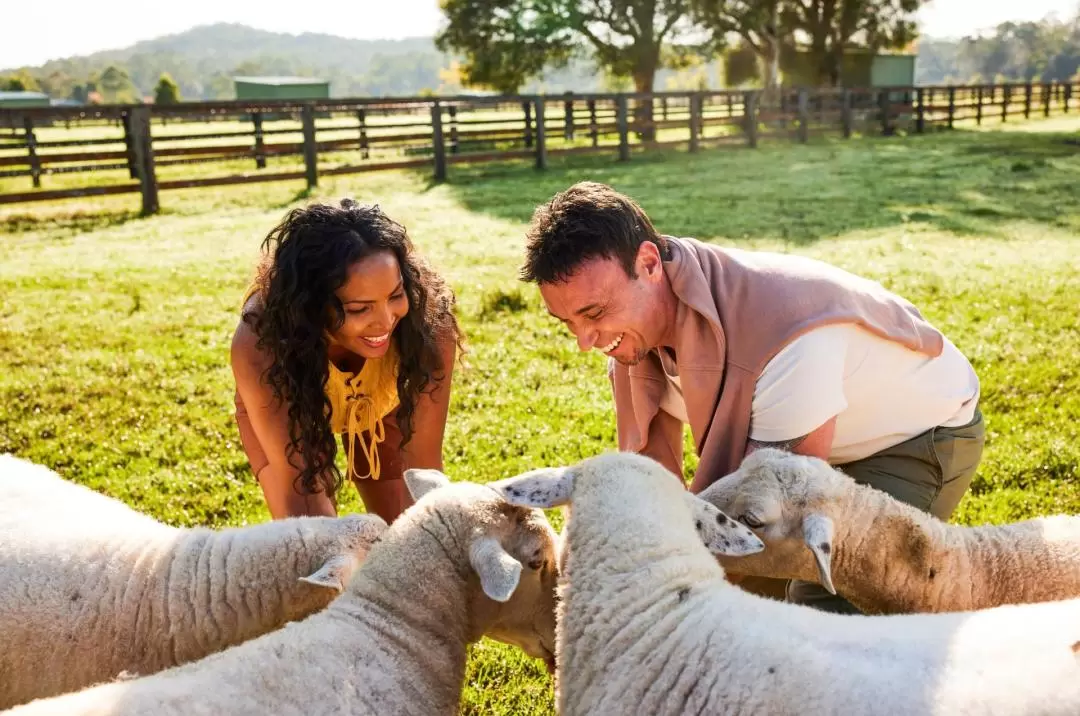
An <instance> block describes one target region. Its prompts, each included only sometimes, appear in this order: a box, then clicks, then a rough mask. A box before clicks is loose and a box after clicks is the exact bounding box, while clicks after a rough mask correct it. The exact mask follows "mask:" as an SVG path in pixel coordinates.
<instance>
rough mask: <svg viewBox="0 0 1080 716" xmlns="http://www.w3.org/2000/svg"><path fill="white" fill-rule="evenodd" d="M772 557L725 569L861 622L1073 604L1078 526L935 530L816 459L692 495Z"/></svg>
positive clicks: (791, 459) (929, 519) (766, 459)
mask: <svg viewBox="0 0 1080 716" xmlns="http://www.w3.org/2000/svg"><path fill="white" fill-rule="evenodd" d="M699 496H700V497H701V498H702V499H704V500H707V501H709V502H711V503H713V504H715V505H716V506H717V507H719V508H720V509H721V510H724V511H725V512H727V513H729V514H731V515H734V516H736V517H737V518H740V519H742V520H744V521H745V522H746V523H747V524H748V525H750V526H751V527H753V528H755V530H756V531H757V532H758V533H759V534H760V535H761V537H762V538H763V539H764V540H765V543H766V544H767V545H768V548H767V549H766V550H765V551H764V552H762V553H760V554H755V555H754V556H752V557H747V558H737V559H727V558H722V559H721V562H722V564H723V565H724V566H725V567H726V568H727V569H728V570H730V571H732V572H740V573H744V574H749V575H754V576H761V577H776V578H787V579H803V580H807V581H816V582H818V583H820V584H821V585H822V586H824V587H825V588H826V589H828V590H829V591H830V592H832V593H833V594H836V593H837V592H839V593H840V594H841V595H843V596H844V597H845V598H846V599H848V600H849V601H850V602H851V603H852V604H854V605H855V606H856V607H858V608H859V609H860V610H861V611H863V612H864V613H868V614H895V613H905V612H947V611H967V610H972V609H985V608H987V607H995V606H999V605H1003V604H1021V603H1030V602H1046V601H1054V600H1058V599H1067V598H1073V597H1080V517H1071V516H1064V515H1059V516H1055V517H1044V518H1039V519H1032V520H1027V521H1025V522H1018V523H1014V524H1009V525H1001V526H993V525H984V526H981V527H963V526H960V525H951V524H948V523H946V522H942V521H941V520H938V519H937V518H935V517H933V516H932V515H929V514H926V513H925V512H922V511H920V510H918V509H916V508H914V507H912V506H910V505H907V504H905V503H903V502H900V501H899V500H896V499H894V498H893V497H891V496H890V495H888V494H886V493H884V492H881V491H879V490H875V489H873V488H871V487H868V486H865V485H859V484H857V483H856V482H855V481H854V480H852V479H851V478H850V477H848V476H846V475H844V474H842V473H841V472H839V471H838V470H836V469H834V468H833V467H831V466H830V465H829V464H828V463H827V462H825V461H824V460H821V459H818V458H812V457H803V456H800V455H793V454H791V453H788V452H783V451H781V450H776V449H772V448H768V449H763V450H758V451H756V452H754V453H752V454H751V455H750V456H749V457H747V458H746V459H745V460H744V461H743V463H742V465H740V467H739V469H738V470H736V471H735V472H733V473H731V474H730V475H728V476H726V477H724V478H722V479H720V480H718V481H717V482H716V483H714V484H713V485H711V486H710V487H709V488H708V489H706V490H704V491H702V492H701V494H700V495H699Z"/></svg>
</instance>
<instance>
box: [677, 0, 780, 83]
mask: <svg viewBox="0 0 1080 716" xmlns="http://www.w3.org/2000/svg"><path fill="white" fill-rule="evenodd" d="M784 2H785V0H692V3H693V4H692V8H693V13H694V16H695V18H696V19H697V20H698V21H699V22H701V23H702V24H703V25H704V26H705V27H707V28H708V29H709V30H710V31H711V32H712V33H713V35H714V38H715V41H716V42H717V44H718V45H722V44H724V42H725V40H726V38H727V37H728V36H731V35H734V36H737V37H738V38H739V39H740V43H739V44H740V47H739V48H737V49H735V50H733V51H731V52H730V53H729V56H728V57H727V58H726V61H727V62H728V64H729V65H730V68H729V71H731V72H733V73H734V76H736V77H738V78H739V81H738V82H732V81H731V80H730V79H729V83H733V84H739V83H740V82H741V81H745V80H747V79H751V78H757V77H761V78H763V79H764V84H765V89H766V91H767V92H769V94H770V95H772V94H775V91H776V90H777V89H778V88H779V86H780V48H781V45H782V44H783V43H784V42H785V37H786V36H789V35H790V32H791V30H790V28H786V27H784V26H783V25H781V19H782V17H783V16H782V12H781V11H782V5H784ZM786 41H787V42H788V43H789V44H790V43H791V40H790V38H789V37H788V38H787V40H786ZM747 50H750V51H752V52H753V53H754V54H755V55H756V56H757V58H758V62H759V64H760V69H758V70H756V71H755V70H754V69H753V68H750V67H748V66H747V63H746V60H747V59H748V55H747V54H746V51H747Z"/></svg>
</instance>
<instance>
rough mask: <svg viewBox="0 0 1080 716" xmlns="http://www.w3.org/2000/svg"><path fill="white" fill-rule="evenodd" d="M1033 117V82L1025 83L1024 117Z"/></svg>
mask: <svg viewBox="0 0 1080 716" xmlns="http://www.w3.org/2000/svg"><path fill="white" fill-rule="evenodd" d="M1030 117H1031V83H1030V82H1027V83H1025V84H1024V119H1029V118H1030Z"/></svg>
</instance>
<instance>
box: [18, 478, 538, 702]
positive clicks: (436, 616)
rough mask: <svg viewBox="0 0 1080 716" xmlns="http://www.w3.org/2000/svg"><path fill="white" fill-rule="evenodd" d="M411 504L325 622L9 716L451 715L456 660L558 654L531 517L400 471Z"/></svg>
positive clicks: (458, 677)
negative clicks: (474, 649)
mask: <svg viewBox="0 0 1080 716" xmlns="http://www.w3.org/2000/svg"><path fill="white" fill-rule="evenodd" d="M405 479H406V482H407V484H408V488H409V490H410V492H411V493H412V495H413V497H414V498H415V499H416V503H415V504H413V505H412V506H411V507H409V508H408V509H407V510H406V511H405V512H404V513H403V514H402V515H401V516H400V517H398V518H397V519H396V520H395V521H394V523H393V524H392V525H391V526H390V528H389V529H388V530H387V531H386V532H385V533H383V535H382V538H381V539H380V540H379V543H378V544H377V545H375V546H374V547H373V548H372V550H371V552H370V553H369V555H368V557H367V559H366V560H365V561H364V563H363V564H362V565H361V566H360V568H359V569H358V570H357V573H356V574H355V575H354V577H353V579H352V581H351V582H350V583H349V585H348V587H347V588H346V591H345V593H344V594H342V595H341V596H340V597H338V598H337V599H336V600H335V601H334V602H333V603H331V604H330V606H329V607H327V608H326V609H325V610H323V611H321V612H319V613H317V614H314V615H312V616H310V617H308V618H307V619H305V620H303V621H301V622H294V623H292V624H289V625H287V626H286V627H284V628H283V629H280V630H278V631H276V632H273V633H271V634H267V635H265V636H262V637H260V638H258V639H254V640H251V641H248V642H245V643H243V644H240V645H238V646H235V647H233V648H231V649H228V650H226V651H223V652H219V653H217V654H214V655H212V656H209V657H207V658H205V659H203V660H201V661H198V662H195V663H192V664H186V665H184V666H180V667H176V668H173V669H169V670H167V671H163V672H160V673H158V674H154V675H152V676H147V677H144V678H141V679H135V680H131V681H123V682H115V683H111V684H106V685H101V686H97V687H94V688H91V689H87V690H84V691H81V692H77V693H74V694H67V695H64V696H59V697H55V698H52V699H45V700H39V701H35V702H33V703H30V704H26V705H24V706H22V707H19V708H16V709H14V710H13V711H11V712H10V714H9V715H8V716H16V715H18V716H32V715H42V714H54V715H59V714H64V716H76V715H79V714H82V715H90V714H93V715H94V716H105V715H106V714H109V715H116V714H155V715H160V716H173V715H179V714H184V715H185V716H187V715H188V714H197V715H200V714H201V715H208V714H223V715H224V714H229V715H230V716H231V715H237V716H239V715H243V714H250V715H252V716H255V715H256V714H257V715H258V716H263V715H264V714H275V715H278V716H289V715H292V714H296V715H300V714H304V715H306V716H317V715H319V714H344V713H348V714H371V715H372V716H374V715H376V714H378V715H379V716H382V715H383V714H417V715H418V716H419V715H422V716H437V715H439V714H446V715H450V714H455V715H456V714H457V713H458V709H459V701H460V696H461V687H462V681H463V679H464V676H465V663H466V647H467V645H468V644H469V643H470V642H473V641H476V640H478V639H479V638H480V637H481V636H482V635H487V636H490V637H493V638H495V639H498V640H500V641H504V642H507V643H511V644H515V645H517V646H519V647H521V648H522V649H523V650H525V652H526V653H528V654H530V655H532V656H534V657H540V658H543V659H544V660H545V661H546V662H548V664H549V667H551V666H552V665H553V664H552V659H553V652H554V648H555V644H554V640H555V613H554V612H555V584H556V581H557V563H558V559H557V557H558V555H557V549H558V541H557V540H558V536H557V535H556V533H555V531H554V530H553V529H552V528H551V525H550V524H549V523H548V521H547V520H546V519H545V518H544V515H543V513H542V512H540V511H539V510H530V509H525V508H521V507H515V506H512V505H510V504H508V503H507V502H506V501H504V500H503V499H502V498H501V497H500V496H499V494H498V493H496V492H495V491H494V490H491V489H489V488H487V487H484V486H481V485H476V484H472V483H455V484H450V483H449V481H448V480H447V479H446V477H445V476H444V475H442V474H441V473H438V472H435V471H427V470H423V471H421V470H407V471H406V473H405Z"/></svg>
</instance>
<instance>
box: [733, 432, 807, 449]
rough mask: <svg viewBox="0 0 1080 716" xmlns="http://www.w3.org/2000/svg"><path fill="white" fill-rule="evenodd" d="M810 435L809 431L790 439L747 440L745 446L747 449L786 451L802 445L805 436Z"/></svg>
mask: <svg viewBox="0 0 1080 716" xmlns="http://www.w3.org/2000/svg"><path fill="white" fill-rule="evenodd" d="M808 437H810V433H807V434H806V435H801V436H799V437H797V438H791V439H790V440H777V441H775V442H764V441H761V440H748V441H747V444H746V447H747V449H748V450H749V451H753V450H759V449H761V448H776V449H778V450H787V451H788V452H790V451H792V450H794V449H795V448H797V447H799V446H800V445H802V443H803V441H804V440H806V438H808Z"/></svg>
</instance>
